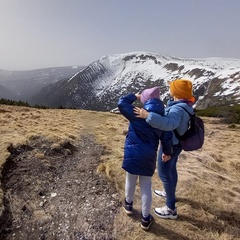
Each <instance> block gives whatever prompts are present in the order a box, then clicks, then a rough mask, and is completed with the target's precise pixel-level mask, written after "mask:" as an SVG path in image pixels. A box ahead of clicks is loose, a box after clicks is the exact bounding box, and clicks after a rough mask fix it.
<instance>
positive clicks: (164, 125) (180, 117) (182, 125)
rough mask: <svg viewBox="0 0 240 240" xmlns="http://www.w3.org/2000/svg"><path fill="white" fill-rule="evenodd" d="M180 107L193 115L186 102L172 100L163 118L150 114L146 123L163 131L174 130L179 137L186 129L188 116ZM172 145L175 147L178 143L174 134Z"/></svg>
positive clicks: (190, 107)
mask: <svg viewBox="0 0 240 240" xmlns="http://www.w3.org/2000/svg"><path fill="white" fill-rule="evenodd" d="M182 107H184V108H185V109H186V110H187V111H188V112H189V113H191V114H193V108H192V106H191V105H189V104H188V103H187V102H185V101H182V100H178V101H173V100H172V101H169V102H168V104H167V108H166V110H165V112H166V113H165V116H161V115H159V114H156V113H154V112H150V113H149V115H148V118H147V119H146V122H147V123H148V124H150V125H151V126H152V127H154V128H158V129H161V130H165V131H172V130H174V129H176V130H177V132H178V133H179V135H183V134H184V133H185V131H186V130H187V128H188V123H189V114H188V113H187V112H186V111H184V109H182ZM148 112H149V111H148ZM172 143H173V145H177V144H178V143H179V141H178V139H177V138H176V136H175V134H174V133H173V138H172Z"/></svg>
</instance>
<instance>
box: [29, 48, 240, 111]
mask: <svg viewBox="0 0 240 240" xmlns="http://www.w3.org/2000/svg"><path fill="white" fill-rule="evenodd" d="M176 78H187V79H190V80H192V82H193V85H194V94H195V96H196V99H197V102H196V107H198V108H206V107H208V106H215V105H219V104H224V105H226V104H227V105H230V104H235V103H240V89H239V86H240V60H238V59H221V58H209V59H182V58H176V57H170V56H166V55H160V54H154V53H145V52H137V53H128V54H118V55H109V56H104V57H102V58H101V59H99V60H98V61H96V62H93V63H92V64H90V65H89V66H88V67H86V68H85V69H83V70H81V71H80V72H79V73H77V74H75V75H74V76H73V77H71V78H70V79H68V80H63V81H60V82H57V83H56V84H52V85H49V86H47V87H46V88H44V89H43V90H42V91H41V92H40V93H39V94H37V95H36V96H34V101H35V102H37V103H39V104H43V105H46V106H50V107H57V106H59V105H62V106H64V107H67V108H81V109H91V110H101V111H109V110H110V109H112V108H114V107H116V105H117V101H118V99H119V97H120V96H122V95H123V94H126V93H127V92H138V91H141V90H143V89H144V88H146V87H151V86H156V85H158V86H160V88H161V93H162V94H161V96H162V99H163V100H164V101H166V99H167V98H168V87H167V81H169V80H173V79H176Z"/></svg>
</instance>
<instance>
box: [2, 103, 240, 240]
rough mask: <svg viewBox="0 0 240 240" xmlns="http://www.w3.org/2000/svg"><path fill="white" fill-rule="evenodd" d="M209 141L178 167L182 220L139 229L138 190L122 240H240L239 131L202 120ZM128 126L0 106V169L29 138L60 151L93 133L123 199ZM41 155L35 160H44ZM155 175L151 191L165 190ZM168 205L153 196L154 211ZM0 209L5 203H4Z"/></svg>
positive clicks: (121, 224) (120, 219) (77, 114)
mask: <svg viewBox="0 0 240 240" xmlns="http://www.w3.org/2000/svg"><path fill="white" fill-rule="evenodd" d="M204 121H205V126H206V139H205V145H204V147H203V148H202V149H201V150H199V151H194V152H190V153H187V152H183V153H182V154H181V157H180V159H179V162H178V172H179V184H178V190H177V197H178V199H179V201H178V203H177V207H178V214H179V218H178V219H177V220H175V221H174V220H162V219H160V218H157V217H155V223H154V224H153V225H152V227H151V229H150V231H149V232H144V231H143V230H141V228H140V227H139V215H140V209H141V207H140V206H141V202H140V196H139V188H138V187H137V192H136V196H135V201H134V207H135V209H136V210H137V211H138V212H137V213H136V214H135V215H134V216H133V217H132V218H130V217H128V216H126V215H125V213H124V211H123V210H122V209H120V212H119V214H118V215H117V217H116V219H115V223H114V224H115V231H116V236H117V238H118V239H145V238H147V239H150V240H151V239H152V240H153V239H168V240H169V239H172V240H173V239H174V240H177V239H186V240H190V239H201V240H207V239H220V240H230V239H240V230H239V226H240V210H239V205H240V159H239V157H240V149H239V142H240V141H239V140H240V128H239V127H238V128H236V129H234V130H233V129H230V128H228V126H227V125H222V124H219V123H217V124H216V122H217V119H208V118H204ZM127 125H128V122H127V121H126V120H125V119H124V118H123V117H122V116H121V115H115V114H111V113H103V112H94V111H84V110H41V109H34V108H26V107H14V106H5V105H0V132H1V143H0V151H1V155H0V166H2V165H3V164H4V162H5V160H6V158H7V157H8V156H9V152H8V151H7V147H8V146H9V145H10V144H13V145H14V146H17V145H21V144H26V143H28V141H29V140H30V139H31V138H35V137H39V136H41V137H45V138H47V139H49V140H51V141H52V144H53V146H52V147H57V146H58V145H59V144H62V143H64V142H66V141H70V142H71V143H73V144H74V143H75V142H77V141H78V139H79V138H80V136H81V134H84V133H90V134H92V135H93V136H94V137H95V139H96V141H97V142H98V143H100V144H102V145H104V146H105V147H106V151H105V154H104V155H103V156H102V164H101V165H100V166H99V167H98V169H97V170H98V171H99V172H104V173H106V175H107V176H108V177H109V179H111V180H112V181H114V182H115V184H116V186H117V189H118V191H119V192H120V195H121V196H122V198H123V196H124V174H125V173H124V171H123V170H122V169H121V164H122V157H123V144H124V139H125V135H124V134H123V131H124V130H126V129H127ZM39 154H40V153H37V152H36V155H37V156H38V157H39V158H41V157H43V156H42V155H41V154H40V155H41V156H40V155H39ZM161 187H162V185H161V182H160V181H159V179H158V177H157V172H156V173H155V175H154V177H153V188H161ZM1 198H2V195H1V196H0V199H1ZM163 204H164V201H163V200H161V199H159V198H156V197H153V207H154V206H156V207H158V206H161V205H163ZM0 206H1V203H0Z"/></svg>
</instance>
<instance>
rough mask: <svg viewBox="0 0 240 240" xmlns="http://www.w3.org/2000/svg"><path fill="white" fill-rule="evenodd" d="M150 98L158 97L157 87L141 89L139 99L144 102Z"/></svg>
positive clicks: (158, 90)
mask: <svg viewBox="0 0 240 240" xmlns="http://www.w3.org/2000/svg"><path fill="white" fill-rule="evenodd" d="M151 98H158V99H159V98H160V89H159V87H153V88H148V89H145V90H143V91H142V93H141V97H140V101H141V102H142V103H143V104H144V103H145V102H146V101H147V100H149V99H151Z"/></svg>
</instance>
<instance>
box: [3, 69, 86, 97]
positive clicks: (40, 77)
mask: <svg viewBox="0 0 240 240" xmlns="http://www.w3.org/2000/svg"><path fill="white" fill-rule="evenodd" d="M83 68H85V67H83V66H67V67H55V68H43V69H35V70H29V71H6V70H1V69H0V84H1V85H2V87H1V86H0V98H8V99H11V100H22V101H28V100H29V98H31V97H32V95H34V94H36V93H38V92H39V91H40V90H41V89H42V88H44V87H46V86H47V85H49V84H52V83H56V82H58V81H59V80H62V79H69V78H70V77H71V76H73V75H74V74H75V73H77V72H79V71H80V70H82V69H83ZM1 89H5V90H2V91H1Z"/></svg>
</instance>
